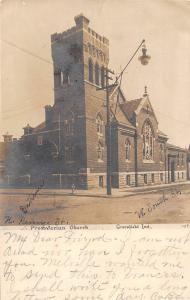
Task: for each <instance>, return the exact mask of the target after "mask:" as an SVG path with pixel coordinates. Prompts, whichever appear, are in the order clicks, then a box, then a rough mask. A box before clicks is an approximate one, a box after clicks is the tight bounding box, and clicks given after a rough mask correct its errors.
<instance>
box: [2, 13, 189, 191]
mask: <svg viewBox="0 0 190 300" xmlns="http://www.w3.org/2000/svg"><path fill="white" fill-rule="evenodd" d="M75 23H76V24H75V26H74V27H72V28H70V29H69V30H67V31H64V32H63V33H55V34H53V35H52V36H51V49H52V59H53V76H54V104H53V105H52V106H50V105H47V106H46V107H45V121H44V122H42V123H41V124H40V125H38V126H37V127H35V128H32V127H31V126H30V125H29V124H28V125H27V126H26V127H24V134H23V136H22V137H21V139H20V140H19V141H17V143H15V144H14V147H12V154H10V155H9V159H8V160H7V163H6V176H8V178H11V183H12V184H13V185H22V184H24V185H38V184H39V183H41V181H42V180H43V181H44V182H45V185H46V186H49V187H59V188H64V187H71V186H72V184H75V185H76V186H77V187H78V188H85V189H86V188H90V187H105V185H106V164H107V158H106V107H105V99H106V92H105V90H100V89H99V88H100V87H101V88H102V87H104V86H105V70H106V68H107V67H108V63H109V41H108V39H107V38H105V37H104V36H102V35H100V34H97V33H96V32H95V31H94V30H92V29H91V28H90V27H89V20H88V19H87V18H86V17H85V16H83V15H79V16H76V17H75ZM109 93H110V100H111V101H110V102H111V149H112V154H111V156H112V157H111V161H112V166H111V168H112V186H113V187H115V188H120V187H126V186H142V185H148V184H164V183H170V182H177V181H185V180H186V179H187V151H186V150H185V149H182V148H179V147H176V146H174V145H171V144H169V143H168V137H167V135H166V134H165V133H163V132H161V131H160V130H159V127H158V120H157V117H156V115H155V112H154V109H153V107H152V105H151V102H150V98H149V95H148V92H147V88H145V91H144V93H143V96H142V97H141V98H139V99H135V100H131V101H129V100H127V99H126V97H125V95H124V94H123V92H122V90H121V88H120V87H115V88H112V89H110V91H109ZM9 184H10V180H9Z"/></svg>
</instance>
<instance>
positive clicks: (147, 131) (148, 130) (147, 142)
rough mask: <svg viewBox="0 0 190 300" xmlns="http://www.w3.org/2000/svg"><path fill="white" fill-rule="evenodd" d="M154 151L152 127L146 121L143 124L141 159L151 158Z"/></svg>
mask: <svg viewBox="0 0 190 300" xmlns="http://www.w3.org/2000/svg"><path fill="white" fill-rule="evenodd" d="M153 152H154V136H153V131H152V127H151V125H150V122H149V121H146V122H145V123H144V126H143V159H145V160H153Z"/></svg>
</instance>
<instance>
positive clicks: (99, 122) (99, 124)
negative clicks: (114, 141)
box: [96, 113, 104, 135]
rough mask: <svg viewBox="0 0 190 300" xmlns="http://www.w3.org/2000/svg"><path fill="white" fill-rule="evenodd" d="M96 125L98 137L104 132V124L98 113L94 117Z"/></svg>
mask: <svg viewBox="0 0 190 300" xmlns="http://www.w3.org/2000/svg"><path fill="white" fill-rule="evenodd" d="M96 125H97V133H98V135H103V130H104V122H103V119H102V116H101V114H100V113H99V114H98V115H97V117H96Z"/></svg>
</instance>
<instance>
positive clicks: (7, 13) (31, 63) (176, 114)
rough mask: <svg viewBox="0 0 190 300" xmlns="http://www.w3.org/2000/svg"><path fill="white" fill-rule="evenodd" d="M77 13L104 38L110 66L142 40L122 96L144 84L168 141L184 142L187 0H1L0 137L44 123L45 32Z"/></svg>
mask: <svg viewBox="0 0 190 300" xmlns="http://www.w3.org/2000/svg"><path fill="white" fill-rule="evenodd" d="M80 13H83V14H84V15H85V16H86V17H87V18H88V19H89V20H90V24H89V26H90V27H91V28H92V29H94V30H95V31H96V32H97V33H99V34H100V35H104V36H106V37H107V38H108V39H109V42H110V62H109V67H110V68H111V69H113V70H115V72H116V73H119V72H120V71H121V69H122V68H123V67H124V66H125V65H126V63H127V62H128V61H129V59H130V58H131V56H132V55H133V53H134V51H135V50H136V48H137V47H138V45H139V44H140V43H141V41H142V39H145V40H146V46H147V48H148V54H149V55H150V56H151V60H150V63H149V64H148V65H147V66H142V65H141V64H140V62H139V61H138V56H140V55H141V53H140V52H139V54H138V55H137V56H136V57H135V58H134V59H133V61H132V62H131V64H130V65H129V67H128V68H127V70H126V72H125V73H124V76H123V80H122V90H123V91H124V93H125V96H126V99H127V100H132V99H136V98H140V97H141V96H142V95H143V93H144V86H145V85H147V87H148V94H149V98H150V101H151V103H152V106H153V109H154V111H155V114H156V116H157V119H158V121H159V128H160V130H162V131H163V132H165V133H166V134H167V135H168V136H169V137H170V139H169V142H170V143H173V144H175V145H178V146H182V147H188V146H189V144H190V2H189V1H181V0H179V1H174V0H172V1H167V0H163V1H162V0H143V1H142V0H138V1H137V0H101V1H100V0H77V1H76V0H69V1H68V0H38V1H36V0H0V14H1V32H0V34H1V35H0V58H1V61H0V70H1V71H0V76H1V98H0V100H1V102H0V104H1V105H0V110H1V120H0V121H1V123H0V140H2V138H1V137H2V135H3V134H4V133H5V132H9V133H11V134H13V136H14V137H20V136H21V135H22V133H23V129H22V128H23V127H24V126H25V125H26V124H27V123H29V124H30V125H31V126H37V125H38V124H39V123H41V122H43V121H44V106H45V105H47V104H53V71H52V59H51V45H50V35H51V34H52V33H55V32H63V31H65V30H67V29H68V28H70V27H72V26H74V25H75V22H74V16H76V15H78V14H80Z"/></svg>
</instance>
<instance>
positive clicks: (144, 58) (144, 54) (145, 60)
mask: <svg viewBox="0 0 190 300" xmlns="http://www.w3.org/2000/svg"><path fill="white" fill-rule="evenodd" d="M141 46H142V55H141V56H140V57H139V60H140V62H141V64H142V65H147V64H148V62H149V60H150V58H151V57H150V56H149V55H147V49H146V46H145V40H142V42H141V43H140V45H139V46H138V48H137V49H136V50H135V52H134V54H133V55H132V57H131V58H130V60H129V61H128V63H127V64H126V65H125V67H124V68H123V70H122V71H121V72H120V74H119V76H117V77H116V80H115V82H114V84H111V85H109V79H110V80H112V78H111V77H109V73H111V74H114V72H113V71H111V70H109V69H108V68H106V71H105V78H106V86H105V88H104V87H103V88H98V89H97V90H104V89H105V90H106V116H107V120H106V146H107V180H106V181H107V195H111V194H112V191H111V185H112V184H111V126H110V94H109V89H110V88H111V87H114V86H118V85H119V84H118V80H119V79H122V75H123V73H124V72H125V70H126V69H127V67H128V65H129V64H130V63H131V61H132V60H133V58H134V57H135V55H136V54H137V52H138V51H139V49H140V48H141ZM120 84H121V81H120Z"/></svg>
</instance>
